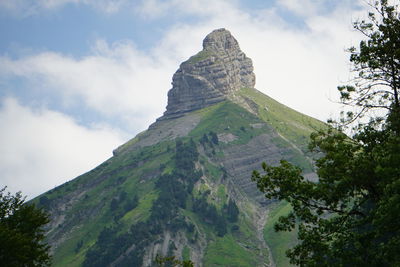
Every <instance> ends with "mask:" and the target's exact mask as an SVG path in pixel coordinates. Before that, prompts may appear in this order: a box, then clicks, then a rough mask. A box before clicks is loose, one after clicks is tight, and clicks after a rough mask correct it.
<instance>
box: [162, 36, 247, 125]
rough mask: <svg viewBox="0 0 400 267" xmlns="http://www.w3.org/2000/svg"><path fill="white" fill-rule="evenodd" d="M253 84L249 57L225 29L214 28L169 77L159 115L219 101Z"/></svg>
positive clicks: (176, 114)
mask: <svg viewBox="0 0 400 267" xmlns="http://www.w3.org/2000/svg"><path fill="white" fill-rule="evenodd" d="M254 85H255V75H254V73H253V63H252V61H251V59H250V58H248V57H246V55H245V54H244V53H243V52H242V51H241V50H240V47H239V44H238V42H237V40H236V39H235V38H234V37H233V36H232V35H231V33H230V32H229V31H228V30H226V29H218V30H214V31H213V32H211V33H210V34H208V35H207V36H206V38H205V39H204V41H203V50H202V51H200V52H199V53H197V54H196V55H194V56H192V57H191V58H189V59H188V60H187V61H185V62H183V63H182V64H181V65H180V67H179V69H178V70H177V71H176V72H175V74H174V76H173V77H172V89H171V90H170V91H169V92H168V105H167V110H166V111H165V113H164V116H163V117H162V118H161V119H168V118H175V117H179V116H182V115H183V114H185V113H187V112H190V111H193V110H197V109H201V108H204V107H206V106H209V105H212V104H214V103H217V102H221V101H223V100H225V99H227V98H229V97H230V96H233V95H234V93H235V92H236V91H238V90H240V89H241V88H244V87H246V88H254Z"/></svg>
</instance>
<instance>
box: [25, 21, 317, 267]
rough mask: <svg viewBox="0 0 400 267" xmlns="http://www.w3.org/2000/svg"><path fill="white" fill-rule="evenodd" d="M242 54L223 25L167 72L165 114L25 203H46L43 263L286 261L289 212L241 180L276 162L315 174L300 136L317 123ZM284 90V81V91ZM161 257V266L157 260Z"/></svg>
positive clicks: (281, 266)
mask: <svg viewBox="0 0 400 267" xmlns="http://www.w3.org/2000/svg"><path fill="white" fill-rule="evenodd" d="M254 83H255V75H254V73H253V66H252V61H251V60H250V59H249V58H248V57H246V55H245V54H244V53H243V52H242V51H241V50H240V48H239V44H238V42H237V41H236V39H235V38H234V37H233V36H232V35H231V34H230V32H229V31H227V30H225V29H218V30H215V31H213V32H211V33H210V34H208V35H207V36H206V38H205V39H204V41H203V50H202V51H200V52H199V53H198V54H197V55H195V56H193V57H191V58H189V59H188V60H187V61H186V62H183V63H182V64H181V65H180V67H179V69H178V71H177V72H176V73H175V74H174V76H173V82H172V85H173V88H172V89H171V90H170V91H169V93H168V106H167V110H166V112H165V113H164V115H163V116H162V117H161V118H160V119H158V120H157V121H156V122H155V123H153V124H152V125H150V127H149V129H147V130H146V131H144V132H142V133H140V134H138V135H137V136H136V137H134V138H133V139H131V140H130V141H128V142H127V143H125V144H123V145H121V146H120V147H119V148H117V149H116V150H115V151H114V155H113V157H111V158H110V159H108V160H106V161H105V162H104V163H102V164H101V165H99V166H97V167H96V168H94V169H93V170H91V171H89V172H87V173H85V174H83V175H81V176H79V177H77V178H75V179H72V180H71V181H69V182H67V183H65V184H63V185H60V186H58V187H56V188H54V189H52V190H50V191H48V192H46V193H44V194H42V195H41V196H39V197H37V198H36V199H34V200H33V201H32V202H34V203H36V204H37V205H39V206H40V207H41V208H43V209H45V210H46V211H48V212H49V214H50V216H51V222H50V223H49V224H48V225H47V226H46V238H47V242H48V243H49V245H50V246H51V253H52V256H53V266H68V267H71V266H72V267H74V266H76V267H78V266H84V267H103V266H104V267H106V266H107V267H108V266H115V267H127V266H129V267H131V266H134V267H135V266H137V267H153V266H157V264H156V262H155V259H156V257H157V255H161V256H174V257H175V258H176V259H179V260H189V259H190V260H192V261H193V262H194V266H195V267H214V266H215V267H217V266H229V267H247V266H249V267H250V266H251V267H253V266H259V267H265V266H271V267H273V266H278V267H285V266H290V263H289V262H288V259H287V258H286V257H285V254H284V251H285V250H286V249H287V248H288V247H290V246H292V245H293V244H295V243H296V242H297V241H296V238H295V234H294V233H289V234H288V233H285V234H281V233H276V232H275V231H274V223H275V222H277V221H278V218H279V216H280V215H284V214H287V213H288V212H290V210H291V207H290V206H288V204H287V203H279V202H277V201H274V200H268V199H266V198H265V196H264V195H263V194H262V193H260V191H259V190H258V189H257V188H256V185H255V183H254V182H253V181H252V180H251V179H250V177H251V172H252V171H253V170H254V169H258V170H260V168H261V163H262V162H267V163H268V164H271V165H275V164H278V163H279V160H281V159H285V160H287V161H289V162H291V163H294V164H296V165H297V166H300V168H301V169H302V171H303V174H304V175H305V176H306V177H308V178H312V177H313V175H314V166H313V157H314V156H315V155H313V154H310V153H309V152H308V151H307V150H306V146H307V143H308V136H309V135H310V133H311V132H313V131H315V130H316V129H318V128H321V127H324V124H323V123H321V122H319V121H317V120H315V119H313V118H310V117H308V116H305V115H303V114H300V113H299V112H296V111H294V110H292V109H290V108H288V107H286V106H284V105H282V104H280V103H278V102H277V101H275V100H273V99H272V98H270V97H268V96H266V95H265V94H263V93H261V92H260V91H258V90H256V89H255V88H254ZM289 89H290V88H288V90H289ZM165 266H171V265H165Z"/></svg>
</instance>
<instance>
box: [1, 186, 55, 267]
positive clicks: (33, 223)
mask: <svg viewBox="0 0 400 267" xmlns="http://www.w3.org/2000/svg"><path fill="white" fill-rule="evenodd" d="M5 190H6V187H4V188H2V189H0V263H1V265H2V266H47V265H50V256H49V253H48V252H49V246H48V245H47V244H45V243H44V242H43V241H44V238H45V236H44V231H43V229H42V227H43V226H44V225H45V224H46V223H48V222H49V219H48V216H47V214H46V213H45V212H44V211H42V210H41V209H38V208H36V207H35V206H34V205H29V204H24V200H25V199H24V198H23V197H22V195H21V192H18V193H16V194H15V195H11V194H10V193H9V192H8V193H5Z"/></svg>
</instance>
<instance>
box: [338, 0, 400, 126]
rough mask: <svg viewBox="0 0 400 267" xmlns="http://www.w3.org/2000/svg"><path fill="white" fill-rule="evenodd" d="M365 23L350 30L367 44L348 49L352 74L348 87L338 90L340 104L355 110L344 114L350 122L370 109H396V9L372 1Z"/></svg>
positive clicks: (399, 62) (399, 77) (399, 74)
mask: <svg viewBox="0 0 400 267" xmlns="http://www.w3.org/2000/svg"><path fill="white" fill-rule="evenodd" d="M370 5H371V6H372V8H373V10H372V11H371V12H369V14H368V20H361V21H356V22H355V23H354V28H355V29H356V30H358V31H360V32H361V33H362V34H363V35H364V36H365V37H366V38H367V40H363V41H361V43H360V46H359V48H358V49H357V48H355V47H351V48H350V49H349V52H350V62H351V63H352V64H353V68H352V70H353V72H354V73H355V74H356V76H355V78H354V80H353V81H352V83H351V84H350V85H345V86H339V87H338V89H339V92H340V93H341V99H342V102H343V103H345V104H348V105H351V106H355V107H358V109H356V112H354V111H350V112H348V113H347V115H348V117H347V120H348V121H353V120H354V119H357V118H358V117H360V116H362V115H364V113H366V112H367V111H369V110H370V109H373V108H384V109H387V110H392V109H393V108H394V107H396V108H399V107H400V103H399V92H398V90H399V88H400V20H399V15H400V13H399V9H398V6H397V5H396V6H392V5H389V4H388V1H387V0H380V1H374V3H372V4H370Z"/></svg>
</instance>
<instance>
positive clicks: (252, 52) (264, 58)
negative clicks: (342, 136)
mask: <svg viewBox="0 0 400 267" xmlns="http://www.w3.org/2000/svg"><path fill="white" fill-rule="evenodd" d="M151 2H152V5H151V6H153V7H159V6H162V8H161V10H162V12H161V11H157V12H153V13H152V10H151V9H147V8H149V6H146V5H144V6H142V7H141V8H143V10H145V11H146V12H147V13H148V14H153V15H154V16H153V17H152V18H153V19H155V18H156V17H155V15H156V14H158V15H159V16H164V15H166V14H168V12H169V10H174V11H176V12H178V13H179V14H181V15H185V14H186V15H197V16H199V17H200V18H202V19H200V22H198V23H195V24H190V25H187V24H183V25H182V24H178V25H176V26H175V27H174V28H172V29H170V30H169V31H168V32H167V33H166V34H165V37H164V39H163V40H162V43H163V45H162V46H161V47H162V48H163V49H164V53H170V52H171V53H175V51H178V52H179V53H181V54H184V55H186V57H188V56H190V55H192V54H194V53H195V52H196V50H194V49H193V48H195V47H196V46H194V45H193V42H195V43H197V44H198V46H197V50H199V49H200V43H201V40H202V38H204V36H205V35H206V34H207V33H209V32H210V31H211V30H212V29H215V28H220V27H225V28H227V29H229V30H230V31H231V32H232V34H233V35H234V36H235V37H236V38H237V39H238V41H239V43H240V45H241V48H242V50H243V51H244V52H245V53H246V54H247V55H248V56H249V57H251V58H252V59H253V63H254V66H255V73H256V77H257V84H256V87H257V88H258V89H259V90H261V91H263V92H265V93H267V94H268V95H270V96H272V97H274V98H275V99H277V100H279V101H281V102H283V103H284V104H286V105H288V106H290V107H293V108H295V109H297V110H299V111H301V112H304V113H306V114H308V115H311V116H313V117H317V118H319V119H321V120H326V119H327V118H328V117H330V116H332V115H334V114H335V113H336V112H338V108H339V106H338V105H337V104H335V103H333V101H337V100H338V94H337V92H336V86H337V85H339V84H340V83H342V82H346V81H347V78H348V71H349V66H348V55H347V54H346V53H345V48H347V47H349V46H350V45H353V44H354V43H357V42H358V38H359V36H357V35H356V34H355V32H354V31H352V29H351V22H352V19H354V17H357V16H358V14H359V12H360V11H357V10H356V9H354V6H355V3H354V1H353V2H352V1H347V0H343V1H341V2H340V3H339V4H337V5H335V6H334V8H332V9H331V10H325V12H324V13H323V14H322V13H321V14H320V13H319V12H318V11H319V10H321V8H322V7H321V6H322V4H321V2H320V1H312V0H308V1H307V3H306V6H308V8H309V9H310V10H313V12H308V13H304V14H303V16H304V23H305V26H306V27H293V25H291V24H289V23H288V22H286V21H285V18H282V17H280V15H279V13H278V9H279V7H281V5H282V4H284V3H285V4H286V6H287V7H290V8H291V9H292V11H293V12H300V9H301V8H304V6H301V8H300V6H298V5H299V1H284V0H283V1H280V2H277V6H275V7H271V8H269V9H264V10H259V11H258V12H255V13H253V14H250V13H248V12H246V11H245V10H243V9H241V8H239V6H238V5H235V4H232V3H231V2H228V1H212V2H210V1H180V0H171V1H156V0H152V1H151ZM323 2H325V3H327V2H328V1H323ZM159 4H160V5H159ZM201 4H203V5H201ZM216 5H217V6H218V7H219V8H216ZM296 7H298V10H297V9H296ZM189 52H190V53H189Z"/></svg>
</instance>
